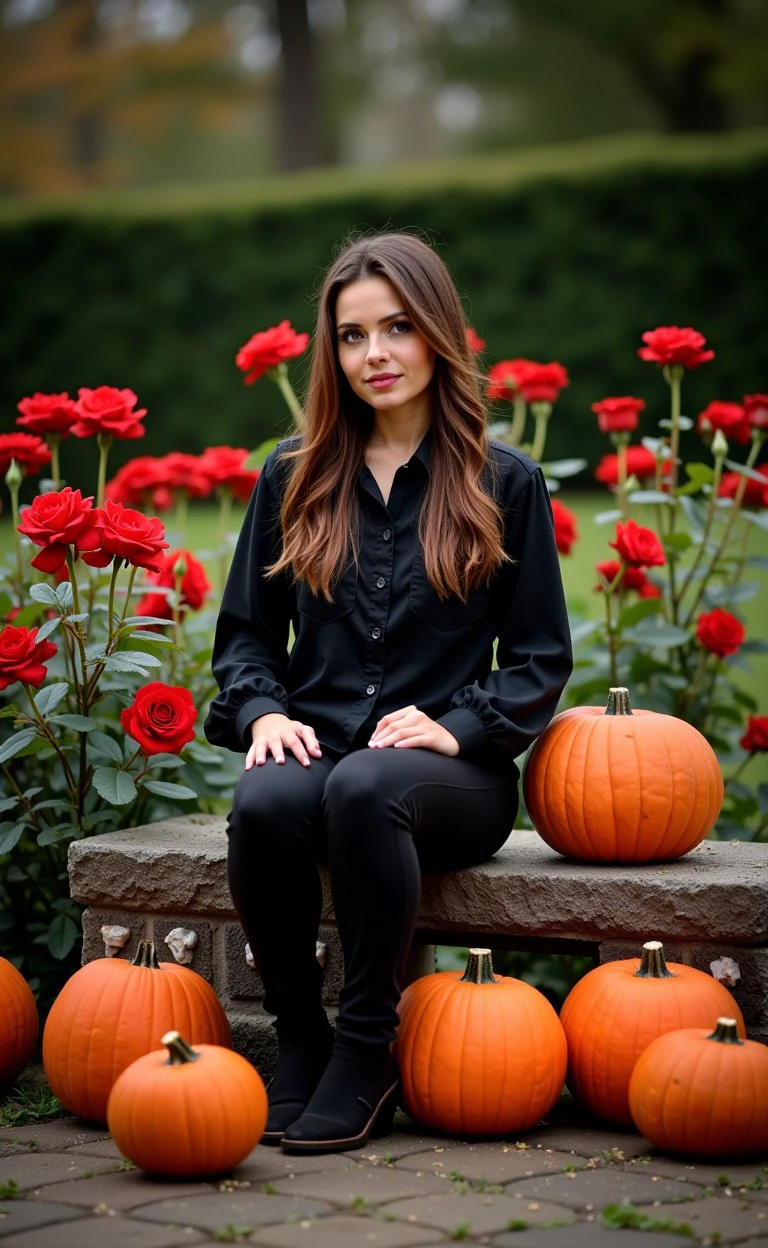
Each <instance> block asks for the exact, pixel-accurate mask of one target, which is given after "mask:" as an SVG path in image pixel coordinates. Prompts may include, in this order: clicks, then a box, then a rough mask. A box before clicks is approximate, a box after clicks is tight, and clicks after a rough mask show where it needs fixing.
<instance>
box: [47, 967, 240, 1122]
mask: <svg viewBox="0 0 768 1248" xmlns="http://www.w3.org/2000/svg"><path fill="white" fill-rule="evenodd" d="M172 1029H175V1030H178V1031H183V1034H184V1035H185V1036H188V1037H189V1040H190V1043H192V1044H198V1043H199V1044H221V1045H225V1046H229V1044H230V1034H229V1024H228V1022H227V1016H226V1014H225V1013H224V1010H223V1009H222V1006H221V1003H220V1002H219V999H218V997H217V996H216V993H215V992H214V990H213V988H211V986H210V984H208V983H207V982H206V980H204V979H203V978H202V976H201V975H198V974H197V973H196V972H195V971H191V970H189V969H188V968H187V967H184V966H178V965H176V963H173V962H161V963H160V964H159V967H158V968H157V969H155V968H152V967H149V966H134V965H133V963H131V962H125V961H121V960H118V959H113V958H100V959H98V960H97V961H95V962H89V963H88V964H87V965H86V966H84V967H82V968H81V969H80V970H79V971H76V972H75V974H74V975H73V976H72V977H71V979H69V980H68V981H67V983H66V984H65V985H64V987H63V988H62V990H61V992H60V993H59V995H58V997H57V998H56V1000H55V1001H54V1003H53V1006H52V1008H51V1012H50V1014H49V1015H48V1019H47V1022H46V1024H45V1030H44V1032H43V1065H44V1067H45V1074H46V1077H47V1079H48V1082H49V1084H50V1085H51V1090H52V1091H53V1092H54V1093H55V1095H56V1096H58V1098H59V1100H60V1101H61V1102H62V1104H63V1105H66V1107H67V1109H69V1110H71V1112H72V1113H74V1114H79V1116H80V1117H81V1118H87V1119H92V1120H94V1121H98V1122H104V1121H106V1115H107V1099H108V1097H109V1093H110V1091H111V1090H112V1086H113V1084H114V1082H115V1080H116V1079H117V1077H118V1075H120V1074H122V1072H123V1071H124V1070H125V1068H126V1066H129V1065H130V1064H131V1062H134V1061H136V1059H137V1058H139V1057H143V1056H144V1054H145V1053H150V1052H151V1051H152V1050H153V1049H158V1048H159V1047H160V1041H161V1037H162V1036H163V1035H164V1034H165V1032H167V1031H169V1030H172Z"/></svg>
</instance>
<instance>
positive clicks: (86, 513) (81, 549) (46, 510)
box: [19, 485, 110, 574]
mask: <svg viewBox="0 0 768 1248" xmlns="http://www.w3.org/2000/svg"><path fill="white" fill-rule="evenodd" d="M98 519H99V512H98V511H96V510H94V508H93V499H92V498H83V496H82V494H81V493H80V491H79V490H73V489H71V488H70V487H69V486H68V485H66V486H65V487H64V489H63V490H57V491H55V492H53V493H51V494H38V496H37V498H34V499H33V500H32V502H31V504H30V506H29V507H25V508H24V510H23V511H22V513H21V524H20V525H19V532H20V533H23V534H24V536H25V537H28V538H29V539H30V541H32V542H34V543H35V545H36V546H42V548H43V549H42V550H41V551H40V554H39V555H35V558H34V559H33V560H32V567H33V568H37V570H38V572H47V573H54V574H55V573H58V572H59V571H60V569H61V568H62V567H63V566H64V564H65V563H66V558H67V548H68V547H69V546H73V547H74V548H75V551H76V553H78V554H82V556H83V558H84V560H85V562H86V563H90V564H91V565H92V566H96V567H105V566H106V564H108V563H109V560H110V556H109V555H107V556H105V557H103V558H102V556H101V555H95V556H94V555H93V554H92V552H94V551H97V550H98V546H99V533H98V528H97V524H98Z"/></svg>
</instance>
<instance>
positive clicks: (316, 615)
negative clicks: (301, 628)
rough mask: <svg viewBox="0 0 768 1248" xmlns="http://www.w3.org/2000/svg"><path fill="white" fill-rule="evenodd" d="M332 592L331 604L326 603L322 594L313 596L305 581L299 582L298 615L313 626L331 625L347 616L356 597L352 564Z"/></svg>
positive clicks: (354, 573) (355, 578)
mask: <svg viewBox="0 0 768 1248" xmlns="http://www.w3.org/2000/svg"><path fill="white" fill-rule="evenodd" d="M332 592H333V602H328V600H327V599H326V598H324V597H323V595H322V594H313V593H312V590H311V589H310V588H309V586H308V585H307V584H306V582H305V581H299V583H298V585H297V588H296V605H297V607H298V609H299V614H300V615H303V616H306V618H307V619H308V620H312V621H313V622H314V623H315V624H331V623H333V621H334V620H338V619H340V618H341V617H342V616H343V615H348V614H349V612H350V611H351V610H352V608H353V607H354V605H355V598H356V595H357V569H356V568H355V566H354V564H352V565H351V566H350V567H349V568H347V570H346V572H345V573H344V575H343V576H342V577H341V579H340V580H339V581H338V582H337V584H336V585H335V586H334V588H333V591H332Z"/></svg>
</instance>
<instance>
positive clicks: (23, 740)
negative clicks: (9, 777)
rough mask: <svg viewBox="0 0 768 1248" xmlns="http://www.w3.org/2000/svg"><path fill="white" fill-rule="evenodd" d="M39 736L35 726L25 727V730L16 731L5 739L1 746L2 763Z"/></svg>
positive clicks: (0, 757)
mask: <svg viewBox="0 0 768 1248" xmlns="http://www.w3.org/2000/svg"><path fill="white" fill-rule="evenodd" d="M36 736H37V730H36V729H35V728H25V729H24V731H23V732H15V733H14V734H13V736H12V737H9V738H8V740H7V741H4V742H3V744H2V745H1V746H0V763H5V762H7V761H8V759H9V758H13V757H14V755H15V754H18V753H19V751H20V750H24V749H26V747H27V746H28V745H30V744H31V743H32V742H33V741H34V739H35V737H36Z"/></svg>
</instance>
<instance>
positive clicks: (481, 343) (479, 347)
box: [467, 325, 485, 354]
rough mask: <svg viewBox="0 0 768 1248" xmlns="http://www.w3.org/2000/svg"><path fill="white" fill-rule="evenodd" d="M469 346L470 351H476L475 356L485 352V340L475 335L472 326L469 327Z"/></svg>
mask: <svg viewBox="0 0 768 1248" xmlns="http://www.w3.org/2000/svg"><path fill="white" fill-rule="evenodd" d="M467 346H468V347H469V349H470V351H474V352H475V354H479V353H480V352H481V351H484V350H485V339H484V338H480V337H479V336H478V335H477V334H476V333H475V331H474V329H473V328H472V326H471V325H468V326H467Z"/></svg>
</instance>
